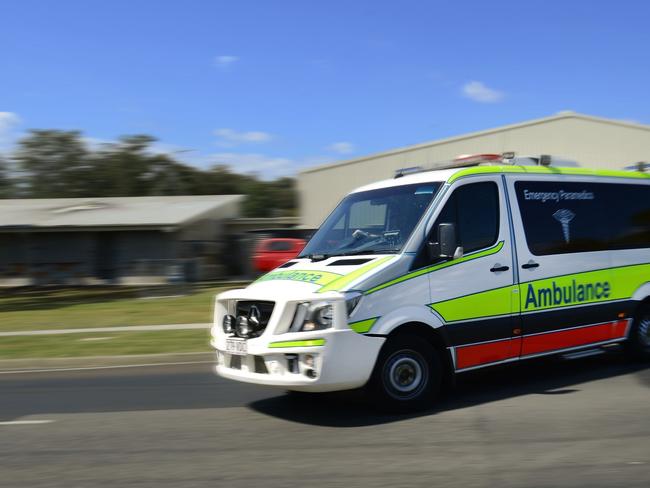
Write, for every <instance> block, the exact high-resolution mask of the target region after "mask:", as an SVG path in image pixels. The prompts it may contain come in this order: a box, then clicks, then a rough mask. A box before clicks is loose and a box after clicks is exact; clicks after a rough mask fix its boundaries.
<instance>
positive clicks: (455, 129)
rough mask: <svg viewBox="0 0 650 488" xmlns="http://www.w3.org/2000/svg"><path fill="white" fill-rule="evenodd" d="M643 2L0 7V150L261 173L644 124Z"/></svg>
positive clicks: (647, 61)
mask: <svg viewBox="0 0 650 488" xmlns="http://www.w3.org/2000/svg"><path fill="white" fill-rule="evenodd" d="M648 18H650V4H649V3H648V2H645V1H643V0H639V1H620V0H619V1H617V2H594V1H576V0H572V1H567V0H564V1H551V0H547V1H521V0H519V1H490V2H485V1H477V2H474V1H471V2H470V1H465V2H463V1H454V2H452V1H445V2H442V1H408V0H402V1H394V0H393V1H384V0H381V1H378V0H375V1H352V0H348V1H339V0H328V1H327V2H316V1H308V0H302V1H282V0H258V1H249V0H233V1H228V2H226V1H218V0H203V1H198V0H185V1H182V2H181V1H160V0H158V1H148V0H147V1H145V0H138V1H133V0H132V1H122V0H111V1H109V2H107V1H96V0H84V1H79V0H61V1H59V2H47V1H45V0H42V1H39V2H36V1H29V0H21V1H13V2H11V1H8V2H3V3H2V4H1V6H0V149H1V150H5V151H7V150H9V149H10V148H11V146H12V144H13V143H14V142H15V140H16V139H17V138H18V137H20V135H21V134H23V133H24V132H25V131H26V130H27V129H29V128H57V129H77V130H81V131H83V132H84V134H85V136H86V137H88V138H89V139H90V140H91V141H106V140H113V139H115V138H116V137H118V136H119V135H123V134H134V133H147V134H151V135H154V136H155V137H157V138H158V139H159V141H160V143H159V145H158V147H159V148H160V149H161V150H169V151H185V150H187V152H178V153H177V157H178V158H181V159H184V160H186V161H188V162H190V163H192V164H196V165H200V166H208V165H210V164H213V163H216V162H226V163H229V164H231V165H232V166H233V167H234V168H235V169H237V170H240V171H259V172H260V173H261V174H263V175H264V176H266V177H273V176H277V175H280V174H291V173H294V172H295V171H297V170H299V169H300V168H302V167H308V166H311V165H315V164H320V163H322V162H325V161H334V160H339V159H347V158H350V157H356V156H361V155H364V154H369V153H372V152H377V151H381V150H386V149H390V148H395V147H399V146H404V145H408V144H414V143H419V142H424V141H428V140H432V139H437V138H441V137H447V136H451V135H456V134H462V133H464V132H468V131H475V130H482V129H487V128H491V127H495V126H499V125H502V124H508V123H515V122H520V121H524V120H527V119H531V118H537V117H543V116H547V115H551V114H553V113H556V112H558V111H562V110H574V111H577V112H583V113H587V114H592V115H599V116H604V117H611V118H617V119H625V120H633V121H637V122H641V123H650V102H649V101H648V100H649V99H650V97H649V96H648V87H650V49H648V48H649V47H650V29H649V28H648V25H647V20H648Z"/></svg>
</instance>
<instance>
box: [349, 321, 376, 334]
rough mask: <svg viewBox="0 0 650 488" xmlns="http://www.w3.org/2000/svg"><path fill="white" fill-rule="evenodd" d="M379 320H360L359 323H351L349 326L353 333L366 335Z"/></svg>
mask: <svg viewBox="0 0 650 488" xmlns="http://www.w3.org/2000/svg"><path fill="white" fill-rule="evenodd" d="M378 319H379V317H375V318H373V319H367V320H360V321H359V322H351V323H350V324H348V325H349V326H350V329H352V330H353V331H355V332H358V333H359V334H364V333H366V332H368V331H370V329H372V326H373V325H375V322H377V320H378Z"/></svg>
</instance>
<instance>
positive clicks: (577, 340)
mask: <svg viewBox="0 0 650 488" xmlns="http://www.w3.org/2000/svg"><path fill="white" fill-rule="evenodd" d="M627 323H628V321H627V320H619V321H616V322H609V323H607V324H600V325H590V326H587V327H580V328H578V329H571V330H560V331H558V332H549V333H548V334H539V335H533V336H524V337H523V338H521V337H514V338H511V339H504V340H500V341H494V342H488V343H485V344H474V345H471V346H460V347H457V348H456V369H457V370H458V369H465V368H471V367H473V366H480V365H484V364H489V363H496V362H499V361H505V360H507V359H513V358H518V357H519V356H520V355H521V356H528V355H531V354H540V353H543V352H550V351H556V350H561V349H568V348H570V347H577V346H584V345H588V344H592V343H597V342H605V341H609V340H613V339H623V338H624V337H625V333H626V331H627Z"/></svg>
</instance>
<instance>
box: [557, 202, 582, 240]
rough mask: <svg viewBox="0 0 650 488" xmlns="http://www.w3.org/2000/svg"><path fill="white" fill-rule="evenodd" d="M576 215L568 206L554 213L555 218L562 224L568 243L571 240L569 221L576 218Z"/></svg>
mask: <svg viewBox="0 0 650 488" xmlns="http://www.w3.org/2000/svg"><path fill="white" fill-rule="evenodd" d="M575 216H576V214H574V213H573V212H572V211H571V210H568V209H566V208H561V209H560V210H558V211H556V212H555V213H554V214H553V218H554V219H555V220H557V221H558V222H559V223H560V224H562V234H564V240H565V241H566V243H567V244H568V243H569V242H570V241H571V235H570V233H569V223H570V222H571V221H572V220H573V219H574V218H575Z"/></svg>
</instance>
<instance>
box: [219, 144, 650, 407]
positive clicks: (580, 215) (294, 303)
mask: <svg viewBox="0 0 650 488" xmlns="http://www.w3.org/2000/svg"><path fill="white" fill-rule="evenodd" d="M549 160H550V158H548V157H546V156H543V157H541V158H515V157H514V155H512V154H508V155H504V156H501V155H499V156H495V155H481V156H478V157H473V158H462V159H461V160H460V161H458V160H457V161H454V162H452V163H450V164H449V166H450V167H449V168H447V169H443V170H435V171H424V170H421V171H415V172H412V173H410V174H404V172H401V173H399V174H398V175H397V176H398V177H396V178H395V179H393V180H388V181H382V182H379V183H374V184H371V185H368V186H364V187H362V188H359V189H357V190H355V191H353V192H352V193H350V194H349V195H348V196H346V197H345V198H344V199H343V201H342V202H341V203H340V204H339V205H338V206H337V207H336V209H335V210H334V211H333V212H332V214H331V215H330V216H329V217H328V218H327V219H326V220H325V222H324V223H323V225H322V226H321V227H320V229H319V230H318V231H317V232H316V233H315V235H314V236H313V237H312V239H311V240H310V241H309V243H308V244H307V246H306V247H305V249H304V251H303V252H302V254H301V255H300V256H299V257H298V258H296V259H293V260H291V261H289V262H287V263H285V264H283V265H282V266H280V267H278V268H277V269H275V270H274V271H272V272H270V273H268V274H267V275H265V276H263V277H262V278H260V279H259V280H257V281H255V282H254V283H252V284H251V285H249V286H248V287H246V288H244V289H239V290H232V291H228V292H225V293H222V294H221V295H219V296H218V297H217V300H216V306H215V314H214V326H213V328H212V345H213V347H214V348H215V349H216V354H217V359H216V372H217V373H218V374H219V375H221V376H223V377H225V378H230V379H233V380H238V381H244V382H249V383H258V384H263V385H275V386H278V387H281V388H284V389H287V390H295V391H314V392H320V391H333V390H344V389H355V388H360V387H364V388H365V389H366V391H367V393H368V394H369V395H371V397H372V398H373V399H374V401H375V402H377V403H378V404H379V405H382V406H385V407H388V408H390V409H401V410H406V409H413V408H421V407H423V406H426V405H428V404H430V402H431V401H432V400H433V399H434V397H435V396H436V394H437V392H438V391H439V389H440V386H441V384H442V382H443V381H444V379H445V378H448V377H450V376H451V375H454V374H456V373H461V372H464V371H470V370H473V369H476V368H482V367H485V366H491V365H496V364H502V363H508V362H514V361H519V360H522V359H528V358H534V357H539V356H543V355H548V354H558V353H561V354H566V353H575V352H576V351H582V350H590V349H594V348H602V347H603V346H608V345H611V344H616V343H625V344H626V346H627V347H628V349H629V350H631V351H632V352H634V353H635V354H636V355H642V356H646V357H650V174H647V173H644V172H642V171H606V170H588V169H583V168H576V167H569V168H567V167H565V168H562V167H555V166H553V165H550V161H549ZM459 165H461V166H460V167H458V166H459Z"/></svg>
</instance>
